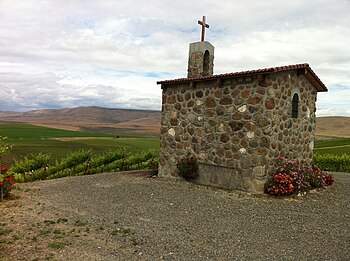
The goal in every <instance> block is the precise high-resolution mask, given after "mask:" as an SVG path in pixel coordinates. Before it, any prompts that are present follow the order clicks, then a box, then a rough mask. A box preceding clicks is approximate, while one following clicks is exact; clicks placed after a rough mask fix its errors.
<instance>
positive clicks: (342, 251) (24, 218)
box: [0, 172, 350, 261]
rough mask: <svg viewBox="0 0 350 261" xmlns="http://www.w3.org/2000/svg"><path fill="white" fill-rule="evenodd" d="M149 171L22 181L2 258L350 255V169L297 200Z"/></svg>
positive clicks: (2, 211) (4, 215)
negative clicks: (149, 173)
mask: <svg viewBox="0 0 350 261" xmlns="http://www.w3.org/2000/svg"><path fill="white" fill-rule="evenodd" d="M144 174H145V173H142V172H139V173H133V174H130V173H123V174H121V173H119V174H98V175H91V176H84V177H70V178H62V179H57V180H50V181H40V182H33V183H28V184H22V185H21V186H20V187H21V190H19V191H18V190H17V191H15V194H16V195H17V196H19V198H18V199H16V200H11V201H7V202H4V203H1V204H0V231H1V233H0V234H1V235H0V257H1V258H0V260H84V261H85V260H234V259H239V260H349V256H350V222H349V218H350V213H349V209H350V190H349V187H350V174H346V173H335V184H334V186H332V187H330V188H327V189H325V190H322V191H316V192H313V193H310V194H308V195H306V196H305V197H298V198H291V199H275V198H270V197H267V196H264V195H262V196H253V195H249V194H245V193H239V192H229V191H224V190H219V189H213V188H208V187H204V186H197V185H194V184H191V183H188V182H185V181H180V180H164V179H161V178H146V177H145V175H144Z"/></svg>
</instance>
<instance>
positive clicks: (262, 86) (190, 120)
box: [157, 17, 327, 193]
mask: <svg viewBox="0 0 350 261" xmlns="http://www.w3.org/2000/svg"><path fill="white" fill-rule="evenodd" d="M204 18H205V17H203V23H204V26H206V27H208V26H207V25H206V24H205V19H204ZM198 23H200V21H198ZM204 26H203V24H202V28H204ZM204 29H205V28H204ZM213 68H214V47H213V45H211V44H210V43H209V42H207V41H204V32H203V30H202V41H200V42H195V43H191V44H190V47H189V60H188V75H187V78H181V79H174V80H165V81H159V82H157V84H160V85H161V88H162V120H161V136H160V141H161V143H160V144H161V145H160V164H159V176H161V177H178V174H177V164H178V162H179V161H180V160H182V159H183V158H187V157H190V156H193V157H194V158H196V159H197V161H198V163H199V178H198V180H197V181H196V182H197V183H199V184H203V185H210V186H215V187H219V188H224V189H238V190H244V191H248V192H253V193H263V191H264V184H265V180H266V175H267V174H268V173H269V172H270V171H271V170H272V166H273V164H274V162H275V160H276V159H277V158H279V157H281V156H284V157H286V158H287V159H293V160H298V161H300V160H306V161H311V160H312V157H313V146H314V137H315V119H316V116H315V112H316V100H317V92H326V91H327V87H326V86H325V85H324V84H323V83H322V81H321V80H320V79H319V78H318V76H317V75H316V74H315V72H314V71H313V70H312V69H311V67H310V66H309V65H308V64H306V63H305V64H296V65H287V66H279V67H273V68H264V69H256V70H249V71H243V72H232V73H225V74H219V75H214V74H213Z"/></svg>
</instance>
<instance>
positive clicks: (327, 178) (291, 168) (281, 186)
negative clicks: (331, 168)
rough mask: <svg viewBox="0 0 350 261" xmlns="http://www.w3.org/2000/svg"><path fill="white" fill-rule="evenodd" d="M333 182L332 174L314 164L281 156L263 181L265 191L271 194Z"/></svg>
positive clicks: (302, 189)
mask: <svg viewBox="0 0 350 261" xmlns="http://www.w3.org/2000/svg"><path fill="white" fill-rule="evenodd" d="M333 183H334V178H333V176H332V175H330V174H327V173H323V172H322V171H321V169H320V168H319V167H317V166H316V165H315V164H307V163H306V162H302V163H298V162H296V161H293V160H287V159H285V158H283V157H281V158H280V159H279V160H278V163H277V166H276V167H275V170H274V171H273V173H272V174H270V175H269V177H268V180H267V182H266V183H265V193H267V194H269V195H273V196H288V195H292V194H300V193H304V192H307V191H310V190H311V189H315V188H322V187H325V186H329V185H332V184H333Z"/></svg>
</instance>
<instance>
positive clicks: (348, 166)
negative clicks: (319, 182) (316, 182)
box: [314, 153, 350, 172]
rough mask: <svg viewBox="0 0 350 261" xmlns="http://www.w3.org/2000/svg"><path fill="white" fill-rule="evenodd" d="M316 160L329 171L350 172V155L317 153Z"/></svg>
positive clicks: (316, 162)
mask: <svg viewBox="0 0 350 261" xmlns="http://www.w3.org/2000/svg"><path fill="white" fill-rule="evenodd" d="M314 162H315V164H317V165H318V166H320V168H321V169H323V170H327V171H338V172H350V155H347V154H343V155H334V154H317V153H316V154H315V155H314Z"/></svg>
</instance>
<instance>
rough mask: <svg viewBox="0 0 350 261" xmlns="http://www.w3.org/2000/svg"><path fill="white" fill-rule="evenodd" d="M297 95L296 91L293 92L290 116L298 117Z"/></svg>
mask: <svg viewBox="0 0 350 261" xmlns="http://www.w3.org/2000/svg"><path fill="white" fill-rule="evenodd" d="M298 108H299V95H298V94H297V93H294V95H293V100H292V117H293V118H298V114H299V109H298Z"/></svg>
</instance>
